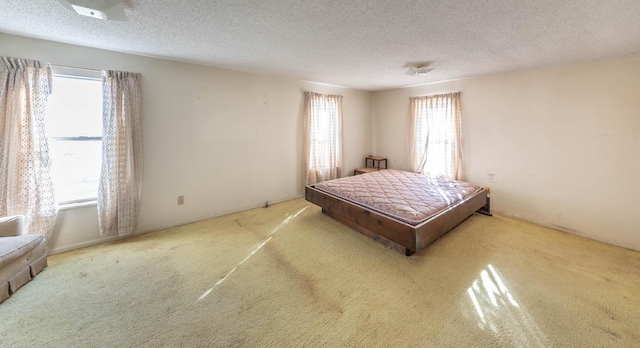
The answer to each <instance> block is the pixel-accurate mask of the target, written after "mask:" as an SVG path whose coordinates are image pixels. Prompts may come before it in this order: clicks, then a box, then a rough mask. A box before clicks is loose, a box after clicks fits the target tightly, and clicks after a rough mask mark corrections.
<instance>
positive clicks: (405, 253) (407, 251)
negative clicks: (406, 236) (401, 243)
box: [404, 248, 413, 256]
mask: <svg viewBox="0 0 640 348" xmlns="http://www.w3.org/2000/svg"><path fill="white" fill-rule="evenodd" d="M404 255H405V256H411V255H413V251H411V250H409V249H406V248H405V249H404Z"/></svg>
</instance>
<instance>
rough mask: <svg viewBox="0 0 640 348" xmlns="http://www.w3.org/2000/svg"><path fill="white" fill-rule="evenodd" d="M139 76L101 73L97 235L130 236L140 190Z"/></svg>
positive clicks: (138, 207)
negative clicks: (100, 161)
mask: <svg viewBox="0 0 640 348" xmlns="http://www.w3.org/2000/svg"><path fill="white" fill-rule="evenodd" d="M140 78H141V77H140V74H136V73H129V72H121V71H103V72H102V94H103V96H102V98H103V115H102V117H103V121H102V122H103V126H102V127H103V133H102V172H101V175H100V184H99V186H98V224H99V226H100V235H103V236H106V235H120V236H124V235H128V234H131V233H133V232H134V230H135V228H136V225H137V222H138V213H139V210H140V195H141V190H142V137H141V131H142V129H141V124H140V98H141V92H140Z"/></svg>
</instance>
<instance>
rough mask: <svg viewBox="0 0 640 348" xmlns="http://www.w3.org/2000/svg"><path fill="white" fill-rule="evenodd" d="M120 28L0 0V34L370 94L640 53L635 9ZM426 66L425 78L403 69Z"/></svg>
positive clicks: (420, 6) (210, 2)
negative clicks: (410, 66) (377, 91)
mask: <svg viewBox="0 0 640 348" xmlns="http://www.w3.org/2000/svg"><path fill="white" fill-rule="evenodd" d="M125 4H126V7H127V8H126V10H125V11H126V13H127V16H128V17H129V21H127V22H113V21H100V20H97V19H93V18H88V17H82V16H79V15H76V14H75V13H72V12H68V11H66V10H65V9H64V8H63V7H62V6H61V5H59V4H58V3H57V2H56V1H55V0H37V1H36V0H30V1H25V0H2V1H0V32H5V33H10V34H17V35H24V36H29V37H36V38H42V39H47V40H53V41H60V42H65V43H71V44H78V45H83V46H89V47H97V48H103V49H108V50H114V51H121V52H129V53H135V54H142V55H148V56H155V57H163V58H167V59H174V60H180V61H186V62H193V63H198V64H203V65H209V66H216V67H221V68H227V69H233V70H241V71H248V72H255V73H262V74H268V75H277V76H283V77H290V78H296V79H302V80H309V81H315V82H322V83H328V84H335V85H341V86H347V87H353V88H359V89H366V90H381V89H388V88H394V87H401V86H407V85H415V84H422V83H428V82H434V81H442V80H448V79H455V78H462V77H469V76H474V75H480V74H487V73H496V72H504V71H513V70H520V69H526V68H532V67H539V66H546V65H553V64H561V63H568V62H582V61H589V60H595V59H602V58H609V57H616V56H624V55H635V54H640V1H638V0H581V1H579V0H535V1H521V0H486V1H469V0H448V1H426V0H405V1H399V0H395V1H393V0H388V1H383V0H349V1H338V0H309V1H307V0H290V1H284V0H281V1H277V0H224V1H220V0H217V1H215V0H191V1H170V0H126V1H125ZM421 62H422V63H430V66H431V67H434V68H435V70H434V71H432V72H431V73H429V74H428V75H426V76H422V77H416V76H408V75H406V74H405V72H406V70H407V66H408V65H411V64H416V63H421Z"/></svg>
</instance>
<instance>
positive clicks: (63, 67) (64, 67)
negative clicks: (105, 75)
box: [51, 64, 102, 72]
mask: <svg viewBox="0 0 640 348" xmlns="http://www.w3.org/2000/svg"><path fill="white" fill-rule="evenodd" d="M51 67H52V68H61V69H75V70H84V71H92V72H102V70H99V69H87V68H78V67H75V66H64V65H55V64H51Z"/></svg>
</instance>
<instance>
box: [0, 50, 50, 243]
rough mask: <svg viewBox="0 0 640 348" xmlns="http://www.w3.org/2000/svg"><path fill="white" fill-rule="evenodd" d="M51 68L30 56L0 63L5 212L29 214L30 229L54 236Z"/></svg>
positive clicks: (1, 207) (0, 173) (0, 194)
mask: <svg viewBox="0 0 640 348" xmlns="http://www.w3.org/2000/svg"><path fill="white" fill-rule="evenodd" d="M51 82H52V75H51V67H50V65H49V64H48V63H43V62H39V61H34V60H28V59H17V58H7V57H2V58H1V62H0V216H8V215H24V216H25V222H24V230H25V231H26V233H44V234H46V236H47V238H49V237H50V236H51V233H52V232H53V228H54V226H55V223H56V217H57V215H58V208H57V205H56V200H55V194H54V189H53V183H52V181H51V174H50V168H51V162H50V160H49V145H48V142H47V136H46V134H45V124H44V117H45V112H46V105H47V99H48V97H49V94H51V87H52V86H51Z"/></svg>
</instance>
